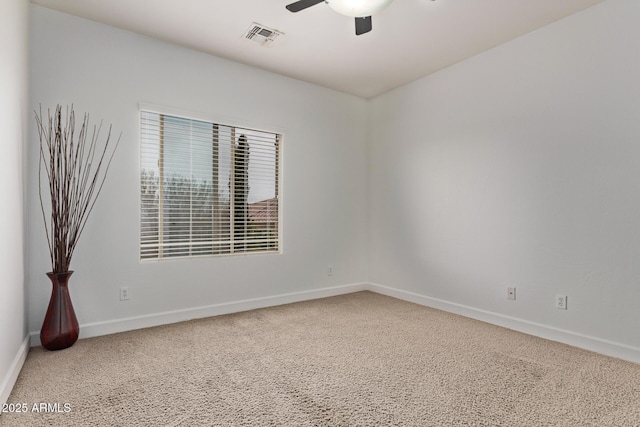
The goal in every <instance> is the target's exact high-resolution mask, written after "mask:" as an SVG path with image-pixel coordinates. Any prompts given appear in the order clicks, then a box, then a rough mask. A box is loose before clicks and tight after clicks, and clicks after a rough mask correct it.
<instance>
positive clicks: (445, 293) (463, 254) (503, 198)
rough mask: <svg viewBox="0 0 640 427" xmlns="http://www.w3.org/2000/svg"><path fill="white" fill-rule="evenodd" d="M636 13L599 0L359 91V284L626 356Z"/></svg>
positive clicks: (635, 220)
mask: <svg viewBox="0 0 640 427" xmlns="http://www.w3.org/2000/svg"><path fill="white" fill-rule="evenodd" d="M639 16H640V2H637V1H635V0H611V1H608V2H604V3H603V4H600V5H597V6H595V7H592V8H589V9H587V10H585V11H583V12H580V13H578V14H576V15H573V16H571V17H569V18H566V19H563V20H561V21H558V22H556V23H554V24H551V25H549V26H547V27H544V28H542V29H540V30H538V31H535V32H533V33H530V34H528V35H526V36H524V37H521V38H519V39H516V40H514V41H512V42H509V43H506V44H504V45H501V46H499V47H497V48H494V49H492V50H490V51H488V52H485V53H483V54H480V55H478V56H476V57H473V58H471V59H469V60H466V61H464V62H462V63H459V64H457V65H455V66H452V67H449V68H447V69H445V70H443V71H441V72H438V73H436V74H433V75H431V76H428V77H425V78H422V79H421V80H418V81H416V82H414V83H412V84H409V85H407V86H404V87H402V88H399V89H397V90H395V91H393V92H390V93H388V94H385V95H382V96H380V97H378V98H376V99H374V100H373V101H372V102H371V105H370V108H371V109H370V114H371V117H370V123H371V128H370V135H371V144H370V146H369V151H368V159H369V164H368V169H369V183H370V201H369V203H370V210H371V223H370V230H369V231H370V240H371V243H370V247H371V252H370V260H369V266H370V280H371V281H372V282H374V283H377V284H380V285H383V286H387V287H391V288H396V289H399V290H402V291H403V292H402V293H403V294H404V295H406V296H409V295H413V296H416V297H417V296H422V297H428V298H423V300H424V301H430V302H431V303H433V305H441V306H443V307H447V308H450V309H454V310H456V309H459V311H462V312H466V313H467V314H471V315H476V316H477V317H480V318H482V317H486V318H487V319H489V320H493V321H496V320H497V321H498V322H501V321H502V322H503V323H505V324H507V325H510V326H515V327H516V328H520V329H527V325H528V326H540V327H542V329H545V328H547V332H549V331H554V330H555V331H557V330H563V331H568V332H569V334H570V335H573V337H574V338H576V339H579V338H588V339H593V340H594V342H598V341H599V342H602V343H609V344H611V343H613V344H614V345H619V346H618V347H619V349H624V348H626V347H625V346H629V347H630V348H631V349H632V350H634V351H635V352H636V353H635V355H636V356H635V357H637V356H638V355H640V353H639V351H640V334H638V325H640V310H639V309H638V304H639V302H640V262H639V261H638V260H639V256H640V143H639V142H640V120H639V117H640V102H639V100H640V84H639V78H640V55H638V45H637V41H638V39H640V25H639V24H640V21H639V20H638V17H639ZM507 286H516V287H517V300H516V301H515V302H514V301H507V300H506V292H505V288H506V287H507ZM556 294H566V295H568V297H569V303H568V307H569V309H568V310H567V311H560V310H557V309H555V308H554V299H555V295H556ZM417 299H420V298H417ZM485 315H487V316H485ZM538 330H540V328H539V329H538ZM592 343H593V342H592Z"/></svg>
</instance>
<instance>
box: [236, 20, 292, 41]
mask: <svg viewBox="0 0 640 427" xmlns="http://www.w3.org/2000/svg"><path fill="white" fill-rule="evenodd" d="M283 34H284V33H282V32H280V31H278V30H274V29H273V28H269V27H265V26H264V25H261V24H258V23H256V22H254V23H253V24H251V25H250V26H249V29H248V30H247V31H246V32H245V33H244V36H243V37H244V38H245V39H247V40H251V41H254V42H256V43H258V44H260V45H262V46H266V45H268V44H270V43H272V42H273V41H274V40H275V39H276V38H277V37H278V36H281V35H283Z"/></svg>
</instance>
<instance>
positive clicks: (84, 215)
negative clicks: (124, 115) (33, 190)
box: [35, 105, 122, 273]
mask: <svg viewBox="0 0 640 427" xmlns="http://www.w3.org/2000/svg"><path fill="white" fill-rule="evenodd" d="M35 115H36V124H37V127H38V135H39V137H40V161H39V166H38V180H39V187H38V193H39V196H40V208H41V210H42V218H43V219H44V226H45V231H46V235H47V243H48V245H49V254H50V256H51V266H52V271H53V272H54V273H65V272H67V271H69V265H70V264H71V258H72V256H73V251H74V250H75V248H76V245H77V243H78V239H79V238H80V235H81V234H82V231H83V230H84V227H85V225H86V223H87V219H88V217H89V214H90V213H91V211H92V210H93V207H94V205H95V203H96V200H97V198H98V196H99V195H100V191H101V190H102V186H103V185H104V181H105V179H106V177H107V172H108V171H109V166H110V165H111V160H112V159H113V155H114V154H115V151H116V148H118V145H119V144H120V137H118V141H117V142H116V144H115V146H114V147H113V149H112V150H111V153H110V154H109V155H107V152H108V149H109V145H110V141H111V126H109V133H108V135H107V139H106V141H105V143H104V147H103V148H102V149H100V150H99V149H98V138H99V136H100V130H101V129H102V123H100V125H99V126H98V127H96V126H94V127H93V133H92V135H91V138H90V140H89V141H88V142H87V137H88V132H89V115H88V114H85V115H84V119H83V121H82V125H81V126H80V131H79V133H78V135H77V137H76V136H75V114H74V111H73V105H72V106H71V108H70V109H69V107H67V112H66V117H65V122H64V123H63V121H62V107H61V106H60V105H58V106H57V107H56V110H55V113H54V115H53V117H52V116H51V112H50V111H48V112H47V115H48V120H47V121H46V122H44V121H43V116H42V107H40V111H39V112H38V111H35ZM121 136H122V135H121ZM43 170H44V172H45V174H46V177H47V182H48V184H49V195H50V201H51V211H50V212H49V219H48V220H47V213H46V211H45V204H44V201H43V194H42V193H43V192H42V187H43V180H42V171H43ZM101 171H102V172H101Z"/></svg>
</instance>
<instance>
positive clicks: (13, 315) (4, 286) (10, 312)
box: [0, 0, 29, 404]
mask: <svg viewBox="0 0 640 427" xmlns="http://www.w3.org/2000/svg"><path fill="white" fill-rule="evenodd" d="M28 4H29V3H28V0H8V1H4V2H3V4H2V13H0V58H1V59H0V94H2V96H0V141H1V142H0V144H2V155H0V200H2V209H0V236H1V238H0V270H1V271H2V272H3V274H2V276H3V277H2V280H0V295H2V296H1V297H0V404H2V403H4V402H5V401H6V399H7V398H8V397H9V392H10V391H11V388H12V387H13V384H14V382H15V380H16V377H17V374H18V372H19V371H20V368H21V367H22V363H23V361H24V358H25V357H26V354H27V350H28V347H27V346H26V342H25V337H26V336H27V324H26V300H25V294H26V292H25V284H24V269H25V261H24V243H25V242H24V241H25V238H24V234H25V233H24V227H23V224H24V197H23V193H24V192H23V188H24V179H23V178H24V172H23V171H24V168H23V163H24V161H23V149H24V146H25V143H26V142H27V114H28V109H29V105H28V96H27V84H28V79H27V75H28V62H27V61H28V53H27V52H28V51H29V45H28V30H27V25H28V22H29V19H28V16H29V15H28V13H29V6H28Z"/></svg>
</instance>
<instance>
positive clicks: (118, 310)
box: [27, 6, 366, 337]
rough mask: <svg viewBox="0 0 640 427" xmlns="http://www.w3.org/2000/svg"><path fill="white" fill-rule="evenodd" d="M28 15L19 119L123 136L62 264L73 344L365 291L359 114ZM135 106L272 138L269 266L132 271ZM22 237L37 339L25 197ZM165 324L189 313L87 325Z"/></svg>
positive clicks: (38, 228) (171, 265) (199, 58)
mask: <svg viewBox="0 0 640 427" xmlns="http://www.w3.org/2000/svg"><path fill="white" fill-rule="evenodd" d="M31 12H32V16H31V18H32V21H31V38H32V43H31V52H32V57H31V62H32V63H31V69H32V74H31V102H32V105H33V106H34V107H35V106H37V105H38V104H39V103H42V105H43V107H49V108H53V107H54V106H55V105H56V104H57V103H61V104H63V105H65V104H70V103H74V105H75V110H76V113H81V112H84V111H87V112H89V113H91V115H92V117H93V118H94V119H99V118H103V119H104V120H105V123H107V124H108V123H113V124H114V129H116V130H118V131H120V130H122V131H123V139H122V142H121V144H120V148H119V151H118V152H117V153H116V157H115V159H114V163H113V165H112V169H111V171H110V172H111V173H110V176H109V177H108V179H107V181H106V184H105V187H104V190H103V193H102V194H101V198H100V199H99V200H98V204H97V205H96V209H95V210H94V212H93V214H92V217H91V218H90V219H89V223H88V226H87V228H86V230H85V234H84V235H83V236H82V239H81V241H80V244H79V246H78V248H77V251H76V255H75V257H74V259H73V262H72V269H73V270H75V274H74V276H73V277H72V279H71V282H70V289H71V294H72V299H73V302H74V305H75V308H76V311H77V314H78V318H79V321H80V324H81V337H82V336H83V335H82V334H83V333H84V334H85V336H86V333H87V331H88V330H89V331H91V330H93V331H94V333H104V332H113V331H114V330H121V329H127V328H130V327H134V326H144V325H146V324H152V323H154V322H158V321H167V320H171V319H173V320H179V319H183V318H188V317H191V316H195V315H206V314H211V313H214V312H216V311H215V310H213V311H212V310H202V311H198V310H195V311H189V310H191V309H194V308H197V307H206V306H212V305H216V304H225V303H233V302H238V301H244V300H251V299H256V298H265V297H272V296H277V295H282V294H290V293H297V292H304V291H312V290H317V289H324V288H330V287H336V286H342V285H349V284H354V283H358V282H360V281H362V280H363V279H364V277H365V274H366V265H365V263H366V255H365V234H366V226H365V224H364V222H362V221H361V218H363V217H365V216H366V215H365V208H366V203H365V188H366V160H365V156H364V152H365V120H366V102H365V101H364V100H362V99H359V98H356V97H353V96H349V95H345V94H341V93H339V92H335V91H331V90H327V89H324V88H320V87H317V86H314V85H310V84H306V83H302V82H299V81H296V80H293V79H290V78H285V77H282V76H278V75H276V74H272V73H268V72H264V71H261V70H258V69H255V68H252V67H248V66H244V65H240V64H237V63H233V62H230V61H227V60H223V59H220V58H216V57H212V56H209V55H206V54H203V53H199V52H195V51H192V50H188V49H185V48H182V47H179V46H176V45H172V44H168V43H165V42H161V41H158V40H154V39H150V38H147V37H143V36H140V35H136V34H133V33H129V32H126V31H122V30H119V29H116V28H113V27H109V26H105V25H101V24H97V23H95V22H92V21H88V20H84V19H80V18H76V17H72V16H70V15H66V14H62V13H59V12H55V11H52V10H49V9H45V8H41V7H37V6H32V7H31ZM259 48H260V47H258V46H256V49H259ZM139 102H145V103H152V104H159V105H165V106H168V107H171V108H175V109H183V110H187V111H192V112H194V113H198V114H204V115H208V116H211V117H214V118H223V119H227V118H228V119H229V120H231V121H233V122H238V124H244V125H247V126H253V127H255V126H258V127H259V128H266V129H267V130H271V129H274V130H279V131H283V133H284V142H283V144H284V146H283V186H282V195H283V199H284V201H283V208H284V211H283V219H284V220H283V221H284V222H283V230H284V235H283V236H284V238H283V249H284V253H283V254H282V255H252V256H233V257H220V258H202V259H194V260H173V261H164V262H156V263H142V264H141V263H140V262H139V252H138V244H139V225H138V220H139V188H138V180H139V170H138V169H139V165H138V162H139V130H138V127H139V122H138V103H139ZM35 147H36V141H35V140H34V141H32V150H31V151H30V153H29V169H28V171H29V174H30V175H31V176H34V174H36V173H37V169H36V167H37V153H36V151H35V149H36V148H35ZM28 225H29V229H30V235H29V248H30V250H29V264H28V278H27V279H28V286H29V296H30V310H29V328H30V330H31V331H34V332H36V331H38V330H39V328H40V326H41V322H42V318H43V316H44V312H45V310H46V304H47V301H48V297H49V294H48V293H49V283H48V280H47V278H46V277H45V272H47V271H49V270H50V265H49V264H48V254H47V251H46V244H45V236H44V232H43V225H42V219H41V217H40V212H39V205H38V199H37V188H36V187H35V184H34V185H32V186H31V187H30V188H29V222H28ZM329 264H331V265H333V267H334V269H335V274H334V275H333V276H331V277H329V276H327V274H326V269H327V266H328V265H329ZM120 286H128V287H129V292H130V295H131V300H129V301H126V302H120V301H119V287H120ZM349 289H351V288H349ZM309 295H319V294H317V293H312V294H309ZM309 295H306V296H309ZM306 296H301V297H300V298H304V297H306ZM293 298H294V299H295V298H297V297H293ZM284 300H286V298H285V299H276V300H269V301H267V302H258V303H257V305H260V304H268V303H274V302H278V301H284ZM249 306H251V304H248V305H247V304H244V305H243V304H240V305H236V306H234V307H233V308H234V309H237V308H246V307H249ZM176 310H187V311H188V312H187V313H177V314H176V313H173V314H175V316H173V317H171V316H164V317H162V316H161V317H160V318H157V319H152V320H149V323H145V322H144V321H142V322H137V323H136V322H135V321H132V320H131V319H129V320H128V321H125V322H124V323H123V324H120V325H116V326H114V327H110V326H108V325H107V326H106V327H105V328H103V329H100V327H101V325H102V324H101V323H100V322H106V323H107V324H109V322H112V321H117V320H118V319H128V318H131V317H138V316H146V315H154V314H158V313H166V312H174V311H176ZM138 320H139V319H138ZM87 325H90V327H89V328H87ZM83 326H85V327H84V328H83ZM91 327H93V329H91Z"/></svg>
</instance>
